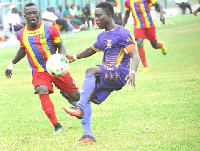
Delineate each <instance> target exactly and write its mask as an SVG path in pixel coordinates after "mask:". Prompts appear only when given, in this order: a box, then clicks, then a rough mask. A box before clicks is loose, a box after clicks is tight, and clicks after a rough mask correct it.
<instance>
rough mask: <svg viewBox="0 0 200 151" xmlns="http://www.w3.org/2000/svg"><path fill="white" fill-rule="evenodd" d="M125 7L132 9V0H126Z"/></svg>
mask: <svg viewBox="0 0 200 151" xmlns="http://www.w3.org/2000/svg"><path fill="white" fill-rule="evenodd" d="M125 9H126V10H130V0H126V1H125Z"/></svg>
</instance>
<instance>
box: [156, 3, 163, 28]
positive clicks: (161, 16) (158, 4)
mask: <svg viewBox="0 0 200 151" xmlns="http://www.w3.org/2000/svg"><path fill="white" fill-rule="evenodd" d="M155 4H156V5H157V6H158V8H159V10H160V21H161V22H162V24H163V25H164V24H165V17H164V10H163V8H162V5H161V4H160V3H159V2H156V3H155Z"/></svg>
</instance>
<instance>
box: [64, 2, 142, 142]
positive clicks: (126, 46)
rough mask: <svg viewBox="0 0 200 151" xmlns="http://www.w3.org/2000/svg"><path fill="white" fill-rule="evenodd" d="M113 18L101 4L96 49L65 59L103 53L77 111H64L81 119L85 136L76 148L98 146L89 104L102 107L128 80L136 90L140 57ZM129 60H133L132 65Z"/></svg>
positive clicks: (88, 73)
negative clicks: (100, 62)
mask: <svg viewBox="0 0 200 151" xmlns="http://www.w3.org/2000/svg"><path fill="white" fill-rule="evenodd" d="M113 14H114V10H113V7H112V5H111V4H110V3H107V2H102V3H100V4H98V5H97V6H96V9H95V19H96V24H97V26H98V27H99V28H100V29H105V31H102V32H101V33H100V34H99V35H98V37H97V41H96V42H95V43H94V44H93V46H91V47H89V48H87V49H85V50H84V51H83V52H81V53H79V54H77V55H74V56H72V55H66V56H67V58H68V60H69V61H70V62H73V61H75V60H76V59H81V58H87V57H90V56H92V55H93V54H95V53H96V52H103V53H104V56H103V60H102V65H97V66H94V67H90V68H88V69H87V70H86V75H85V80H84V81H83V84H82V90H81V94H80V100H79V102H78V104H77V108H73V107H71V108H70V107H63V108H64V110H65V111H66V112H67V113H69V114H70V115H72V116H76V117H78V118H82V120H81V123H82V126H83V130H84V136H83V137H82V138H81V139H80V140H79V142H78V143H77V144H83V143H88V142H95V139H94V137H93V135H92V130H91V123H90V118H91V114H92V110H91V104H90V102H93V103H95V104H101V103H102V102H103V101H104V100H105V99H106V98H107V97H108V96H109V95H110V94H111V93H112V92H113V91H115V90H120V89H122V87H123V86H124V85H125V84H126V83H127V80H128V84H131V86H133V87H135V74H136V71H137V67H138V63H139V56H138V54H137V51H136V49H135V44H134V42H133V40H132V37H131V35H130V32H129V31H128V30H126V29H125V28H123V27H122V26H119V25H117V24H115V22H114V20H113ZM130 59H132V63H131V64H130ZM130 66H131V71H130V72H129V70H130Z"/></svg>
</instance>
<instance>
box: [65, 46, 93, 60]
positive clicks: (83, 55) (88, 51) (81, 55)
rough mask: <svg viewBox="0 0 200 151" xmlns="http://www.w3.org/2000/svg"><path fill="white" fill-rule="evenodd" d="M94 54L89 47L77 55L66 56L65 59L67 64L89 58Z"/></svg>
mask: <svg viewBox="0 0 200 151" xmlns="http://www.w3.org/2000/svg"><path fill="white" fill-rule="evenodd" d="M95 53H96V51H95V50H93V49H92V48H91V47H89V48H87V49H85V50H84V51H83V52H81V53H79V54H77V55H74V56H72V55H66V57H67V59H68V60H69V62H74V61H75V60H76V59H81V58H87V57H89V56H92V55H93V54H95Z"/></svg>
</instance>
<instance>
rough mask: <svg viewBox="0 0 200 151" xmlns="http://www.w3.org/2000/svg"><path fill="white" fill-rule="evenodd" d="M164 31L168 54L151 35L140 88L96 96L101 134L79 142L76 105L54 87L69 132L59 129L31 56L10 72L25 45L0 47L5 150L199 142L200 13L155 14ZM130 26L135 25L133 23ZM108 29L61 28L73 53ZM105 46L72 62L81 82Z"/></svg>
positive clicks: (184, 146) (186, 149)
mask: <svg viewBox="0 0 200 151" xmlns="http://www.w3.org/2000/svg"><path fill="white" fill-rule="evenodd" d="M155 24H156V31H157V37H158V40H159V41H162V42H163V43H164V44H165V45H166V47H167V48H168V54H167V55H166V56H163V55H162V53H161V51H160V50H155V49H153V48H152V47H151V45H150V44H149V42H148V41H147V40H145V43H144V48H145V51H146V58H147V63H148V66H149V68H150V69H151V71H150V72H149V73H147V74H142V73H141V70H142V63H141V62H140V65H139V67H138V72H137V74H136V84H137V89H136V90H135V89H131V88H130V87H129V86H125V87H124V88H123V89H122V90H121V91H116V92H114V93H112V95H110V96H109V97H108V99H107V100H106V101H105V102H103V103H102V104H101V105H99V106H97V105H94V104H92V108H93V114H92V128H93V135H94V137H95V138H96V140H97V142H96V143H94V144H85V145H82V146H75V145H74V144H75V143H76V142H77V141H78V140H79V139H80V138H81V137H82V135H83V132H82V126H81V123H80V121H79V120H77V119H76V118H74V117H71V116H69V115H67V114H66V113H65V112H64V111H63V109H62V106H64V105H69V104H68V103H67V101H65V99H64V98H62V96H61V95H60V94H59V91H58V90H57V89H56V88H55V93H54V94H52V95H50V97H51V99H52V101H53V103H54V105H55V110H56V114H57V117H58V119H59V122H60V123H61V124H62V125H63V128H64V132H63V133H60V134H57V135H53V134H52V132H53V130H54V128H53V126H52V125H51V123H50V121H49V120H48V119H47V117H46V115H45V114H44V113H43V111H42V109H41V105H40V100H39V97H38V95H35V94H33V92H34V89H33V86H32V83H31V80H32V79H31V69H30V68H29V65H28V62H27V59H26V58H24V59H23V60H21V61H20V62H19V63H18V64H17V65H15V67H14V70H13V76H12V78H11V79H7V78H6V77H5V74H4V71H5V69H6V67H7V66H8V64H9V63H10V61H11V60H12V58H13V57H14V56H15V54H16V52H17V50H18V47H17V46H16V47H10V48H2V49H1V50H0V77H1V79H0V150H3V151H4V150H5V151H7V150H8V151H17V150H20V151H27V150H29V151H46V150H48V151H56V150H59V151H61V150H63V151H72V150H73V151H75V150H77V151H78V150H81V151H84V150H85V151H86V150H87V151H105V150H112V151H122V150H125V151H129V150H130V151H132V150H141V151H144V150H183V151H197V150H200V59H199V58H200V28H199V27H200V16H198V17H195V16H193V15H182V16H178V17H173V18H166V25H165V26H163V25H161V23H160V21H159V20H155ZM126 28H127V29H129V30H130V32H131V34H132V33H133V32H132V29H133V26H132V25H131V24H128V25H126ZM100 31H101V30H90V31H82V32H80V33H74V34H65V35H62V39H63V41H64V43H65V46H66V48H67V53H69V54H76V53H78V52H81V51H83V50H85V48H87V47H88V46H90V45H92V44H93V43H94V42H95V41H96V37H97V35H98V34H99V33H100ZM101 59H102V53H97V54H95V55H94V56H92V57H90V58H88V59H81V60H77V61H76V62H74V63H72V64H70V69H69V71H70V73H71V75H72V76H73V78H74V79H75V81H76V83H77V86H78V87H79V88H81V84H82V81H83V79H84V74H85V71H86V69H87V67H90V66H95V65H96V64H99V63H101Z"/></svg>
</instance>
